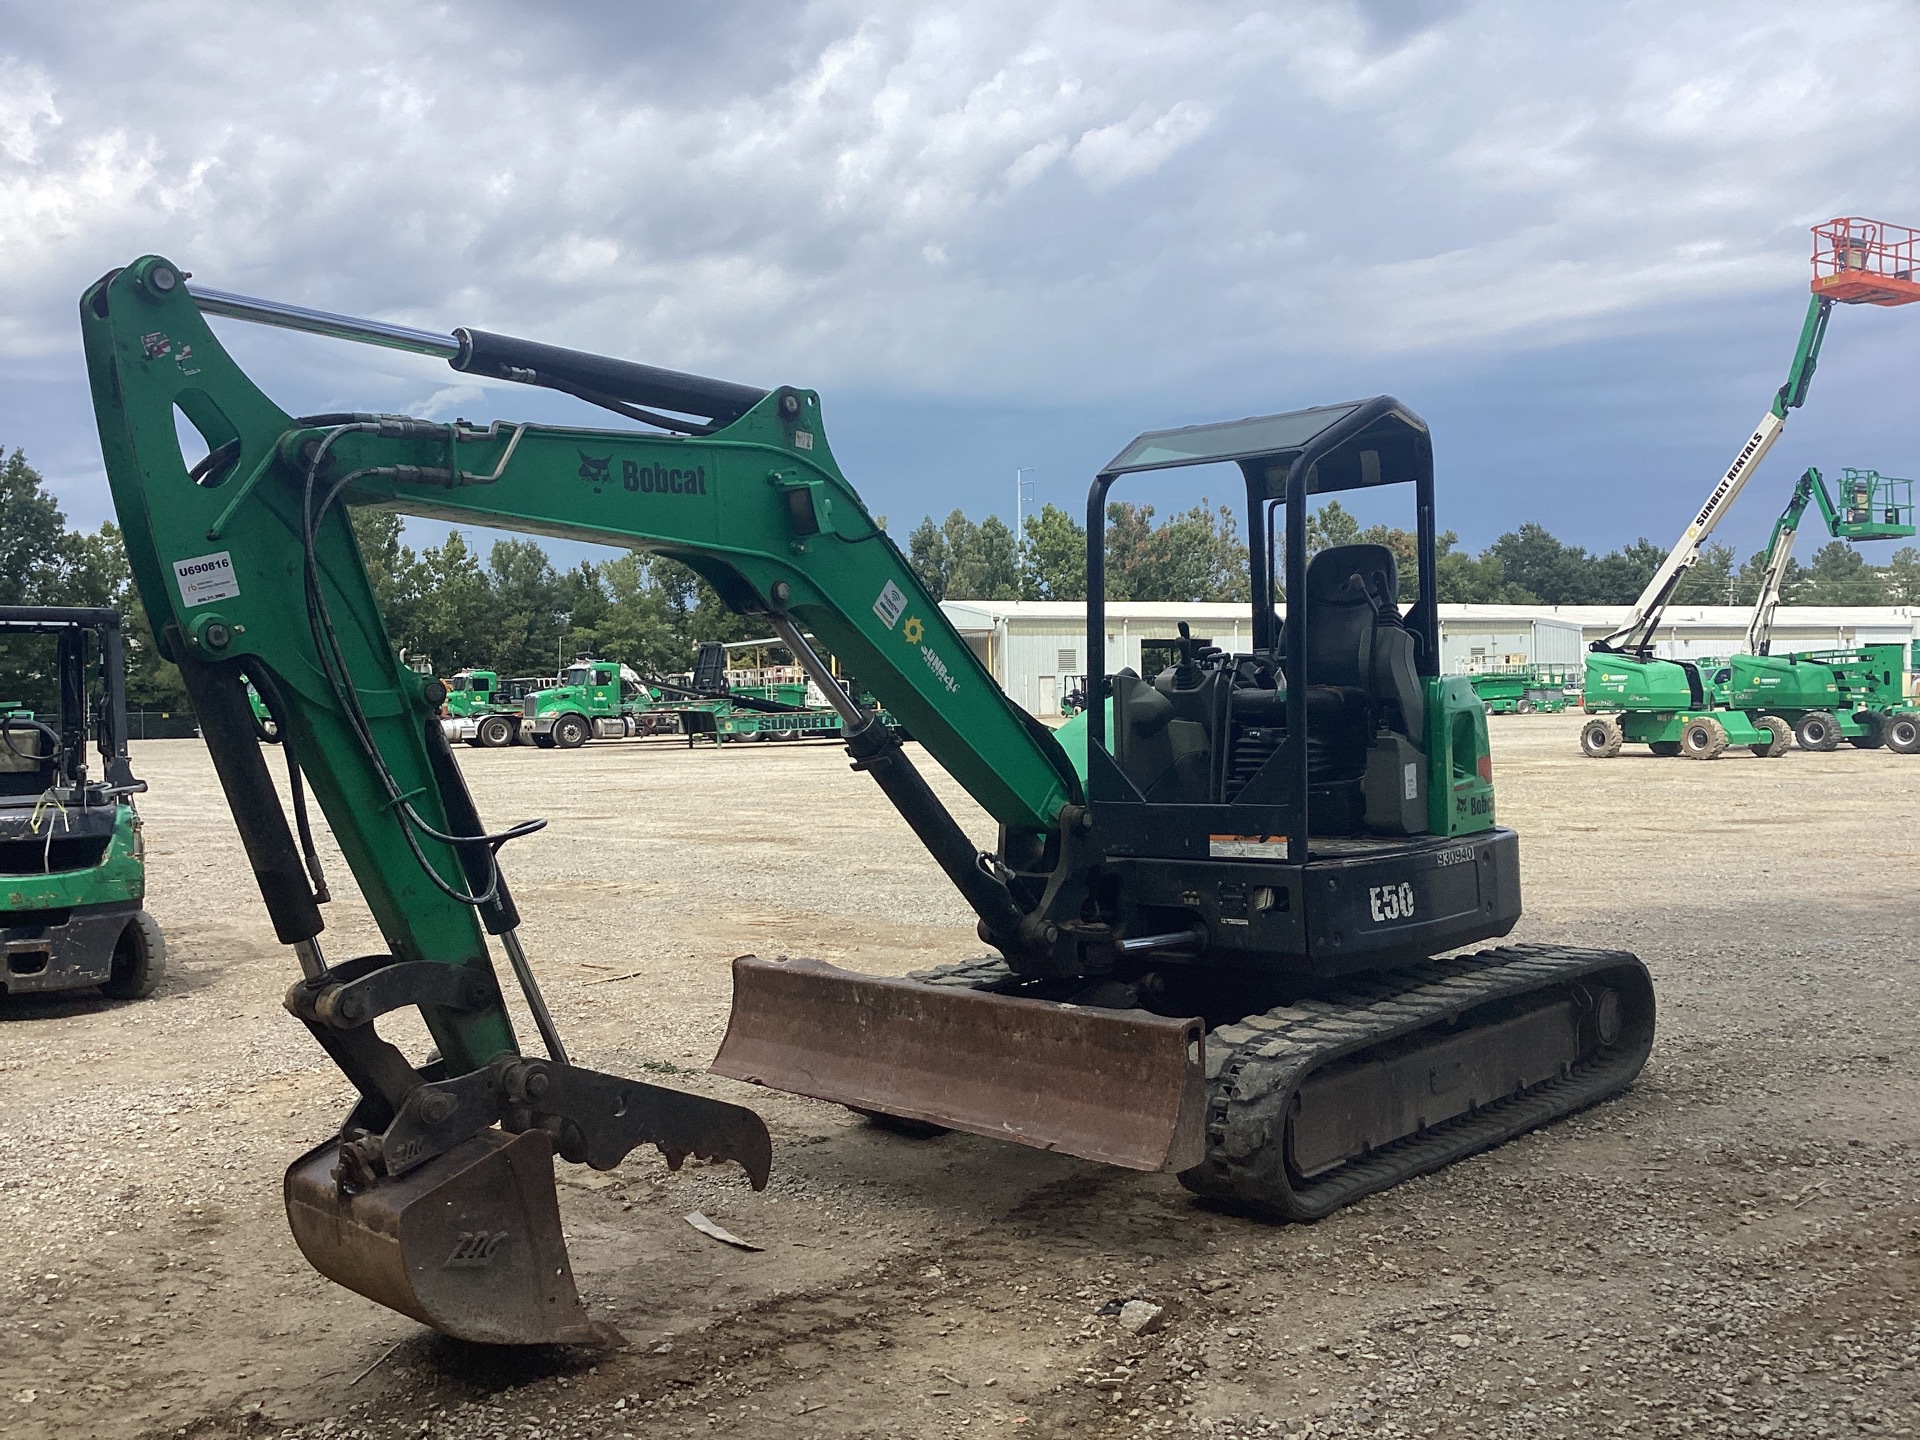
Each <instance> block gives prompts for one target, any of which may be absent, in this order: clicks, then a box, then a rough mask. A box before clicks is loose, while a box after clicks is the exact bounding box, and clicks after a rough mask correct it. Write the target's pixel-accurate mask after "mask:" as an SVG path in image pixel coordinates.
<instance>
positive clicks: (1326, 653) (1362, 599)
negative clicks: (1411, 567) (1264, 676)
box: [1307, 545, 1400, 690]
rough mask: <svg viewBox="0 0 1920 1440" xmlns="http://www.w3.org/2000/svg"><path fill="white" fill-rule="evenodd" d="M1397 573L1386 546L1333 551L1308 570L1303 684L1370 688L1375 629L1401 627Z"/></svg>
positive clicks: (1314, 561) (1325, 552) (1318, 557)
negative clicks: (1369, 672)
mask: <svg viewBox="0 0 1920 1440" xmlns="http://www.w3.org/2000/svg"><path fill="white" fill-rule="evenodd" d="M1399 595H1400V572H1399V567H1398V566H1397V565H1395V563H1394V559H1393V551H1391V550H1389V549H1388V548H1387V547H1386V546H1384V545H1335V546H1333V547H1332V548H1331V549H1327V550H1322V551H1321V552H1320V553H1319V554H1318V555H1316V556H1314V557H1313V559H1312V560H1311V561H1309V562H1308V564H1307V607H1308V610H1309V612H1310V613H1311V617H1312V618H1311V619H1309V620H1308V622H1307V683H1308V684H1309V685H1350V686H1353V687H1354V688H1356V689H1360V690H1366V689H1369V688H1370V681H1371V676H1370V675H1369V674H1368V671H1369V670H1370V669H1371V658H1372V653H1373V646H1372V639H1373V628H1374V626H1375V625H1376V624H1380V623H1385V624H1388V625H1393V626H1398V625H1399V624H1400V608H1399V605H1398V603H1397V601H1398V599H1399Z"/></svg>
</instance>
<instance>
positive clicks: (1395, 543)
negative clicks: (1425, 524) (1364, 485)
mask: <svg viewBox="0 0 1920 1440" xmlns="http://www.w3.org/2000/svg"><path fill="white" fill-rule="evenodd" d="M1447 538H1448V541H1449V543H1451V542H1452V536H1451V535H1449V536H1448V537H1447ZM1359 540H1360V543H1362V544H1363V545H1384V546H1386V547H1387V549H1389V550H1391V551H1392V552H1393V564H1394V569H1395V571H1396V572H1397V573H1398V574H1399V577H1400V597H1399V598H1400V599H1401V600H1402V601H1413V600H1418V599H1419V598H1420V541H1419V537H1418V536H1416V535H1415V534H1414V533H1413V532H1412V531H1411V530H1400V529H1395V528H1393V527H1390V526H1387V525H1369V526H1368V527H1367V528H1366V529H1364V530H1362V531H1361V532H1360V535H1359ZM1309 543H1311V539H1309ZM1435 544H1436V546H1437V545H1438V542H1437V541H1436V542H1435Z"/></svg>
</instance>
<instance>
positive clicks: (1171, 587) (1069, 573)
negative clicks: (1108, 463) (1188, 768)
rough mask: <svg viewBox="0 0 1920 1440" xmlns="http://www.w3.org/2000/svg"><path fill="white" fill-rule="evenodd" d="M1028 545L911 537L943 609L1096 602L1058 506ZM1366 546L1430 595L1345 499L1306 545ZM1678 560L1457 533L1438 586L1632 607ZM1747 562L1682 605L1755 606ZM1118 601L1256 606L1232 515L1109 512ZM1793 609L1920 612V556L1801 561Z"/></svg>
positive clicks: (1545, 601)
mask: <svg viewBox="0 0 1920 1440" xmlns="http://www.w3.org/2000/svg"><path fill="white" fill-rule="evenodd" d="M1021 531H1022V533H1021V535H1020V537H1019V538H1018V539H1017V540H1016V539H1015V537H1014V535H1013V532H1012V530H1011V529H1010V528H1009V527H1008V525H1007V523H1006V522H1005V521H1004V520H1002V519H1000V518H999V517H998V516H997V515H989V516H988V517H987V518H986V519H985V520H981V521H974V520H972V519H970V518H969V517H968V516H967V515H966V514H965V513H964V512H963V511H960V510H955V511H952V512H951V513H950V514H949V515H948V516H947V518H946V519H945V520H944V521H941V522H939V523H937V524H936V523H935V521H934V519H933V517H932V516H928V517H926V518H925V519H923V520H922V521H921V522H920V524H919V525H918V526H916V527H915V528H914V530H913V531H912V532H911V534H910V535H909V536H908V541H907V558H908V560H909V561H910V562H911V563H912V565H913V568H914V572H915V573H916V574H917V575H919V577H920V580H921V582H922V583H923V584H925V585H926V587H927V589H928V590H929V591H930V592H931V593H932V594H933V596H934V598H935V599H937V600H1084V599H1085V598H1086V593H1087V566H1086V534H1087V532H1086V527H1085V526H1083V525H1082V524H1080V523H1079V522H1078V521H1076V520H1075V519H1074V518H1073V517H1072V516H1071V515H1069V514H1068V513H1067V512H1066V511H1064V510H1061V509H1059V508H1058V507H1057V506H1054V505H1045V506H1042V507H1041V509H1040V511H1039V513H1038V514H1035V515H1029V516H1027V517H1025V519H1024V520H1023V522H1022V525H1021ZM1356 542H1363V543H1370V544H1376V545H1385V546H1387V547H1388V548H1389V549H1391V550H1392V551H1393V552H1394V555H1395V557H1396V558H1397V559H1398V561H1399V569H1400V598H1401V599H1402V600H1412V599H1414V598H1415V597H1416V596H1417V595H1418V593H1419V590H1418V587H1419V583H1420V582H1419V568H1418V546H1417V545H1416V543H1415V540H1414V536H1413V533H1412V532H1411V531H1407V530H1400V529H1395V528H1392V527H1390V526H1386V525H1371V526H1364V527H1363V526H1362V525H1361V524H1360V523H1359V521H1358V520H1356V519H1355V518H1354V517H1353V515H1352V514H1350V513H1349V512H1348V511H1347V510H1345V509H1344V508H1343V507H1342V506H1341V505H1340V503H1339V502H1338V501H1337V500H1334V501H1328V502H1326V503H1325V504H1323V505H1321V506H1320V508H1319V509H1317V510H1315V511H1314V512H1313V513H1312V514H1311V515H1310V516H1309V517H1308V519H1307V548H1308V550H1309V552H1310V553H1318V552H1319V551H1320V550H1323V549H1325V548H1327V547H1329V546H1333V545H1348V544H1354V543H1356ZM1666 556H1667V551H1666V549H1665V548H1664V547H1662V546H1659V545H1656V544H1654V543H1653V542H1652V541H1651V540H1647V539H1645V538H1642V539H1639V540H1636V541H1634V542H1633V543H1632V544H1631V545H1627V546H1623V547H1621V548H1620V549H1618V550H1610V551H1608V552H1606V553H1605V554H1597V553H1594V552H1591V551H1589V550H1587V549H1586V548H1585V547H1583V546H1579V545H1569V544H1567V543H1566V542H1564V541H1562V540H1560V539H1558V538H1557V537H1556V536H1554V535H1553V534H1552V533H1551V532H1550V531H1548V530H1547V528H1546V527H1545V526H1543V525H1540V524H1538V523H1536V522H1534V521H1528V522H1526V523H1524V524H1522V525H1520V526H1518V527H1516V528H1515V529H1512V530H1509V531H1507V532H1506V533H1505V534H1503V535H1501V536H1500V537H1499V538H1498V539H1496V540H1495V541H1494V542H1493V543H1492V544H1491V545H1489V546H1487V547H1486V548H1485V549H1484V550H1482V551H1480V553H1479V554H1477V555H1474V554H1469V553H1468V552H1467V551H1465V550H1463V549H1461V548H1460V538H1459V536H1458V535H1456V534H1454V532H1452V531H1451V530H1449V531H1446V532H1445V533H1443V534H1441V535H1440V536H1439V537H1437V540H1436V543H1435V555H1434V575H1435V581H1436V585H1437V588H1438V590H1439V595H1440V600H1441V602H1442V603H1443V604H1461V605H1631V604H1632V603H1633V602H1634V600H1635V599H1637V598H1638V597H1639V594H1640V592H1641V590H1642V589H1643V588H1645V586H1646V583H1647V581H1648V580H1650V579H1652V578H1653V573H1654V571H1656V570H1657V569H1659V567H1660V563H1661V561H1663V560H1665V559H1666ZM1736 562H1737V557H1736V555H1735V553H1734V550H1733V547H1732V546H1730V545H1714V544H1710V545H1708V546H1706V547H1705V548H1704V549H1703V550H1702V551H1701V555H1700V560H1699V562H1698V563H1697V564H1695V565H1694V567H1693V569H1692V570H1690V571H1689V572H1688V573H1687V576H1686V578H1685V579H1684V580H1682V581H1681V583H1680V587H1679V589H1678V591H1677V592H1676V594H1675V596H1674V603H1676V604H1682V605H1752V604H1753V603H1754V601H1755V600H1756V599H1757V598H1758V596H1759V592H1760V582H1761V578H1762V576H1763V574H1764V572H1765V570H1766V554H1765V552H1764V551H1762V552H1760V553H1757V554H1754V555H1751V556H1749V557H1748V558H1747V559H1746V560H1745V561H1744V562H1738V563H1736ZM1106 564H1107V596H1108V598H1109V599H1114V600H1160V601H1198V600H1245V599H1246V598H1247V594H1248V580H1247V547H1246V544H1245V543H1244V542H1243V541H1242V540H1241V539H1240V537H1239V533H1238V528H1237V525H1236V522H1235V520H1234V517H1233V514H1232V512H1231V511H1229V510H1228V509H1227V508H1226V507H1224V506H1221V507H1218V508H1215V507H1213V506H1211V505H1210V504H1208V502H1206V501H1202V502H1201V503H1200V504H1199V505H1196V506H1194V507H1193V508H1192V509H1190V510H1185V511H1182V512H1180V513H1179V514H1177V515H1174V516H1171V517H1169V518H1168V519H1167V520H1165V521H1164V522H1161V523H1158V524H1156V523H1155V522H1154V510H1153V507H1152V506H1151V505H1131V504H1125V503H1115V504H1112V505H1109V506H1108V507H1107V532H1106ZM1783 598H1784V601H1785V603H1787V604H1789V605H1911V604H1920V549H1915V548H1914V547H1912V546H1906V547H1903V548H1901V549H1899V550H1896V551H1894V552H1893V554H1892V555H1891V557H1889V559H1888V561H1887V563H1886V564H1884V565H1879V566H1876V565H1873V564H1870V563H1869V562H1868V560H1867V559H1866V557H1865V556H1863V555H1862V554H1861V553H1860V552H1859V551H1857V550H1855V549H1854V548H1853V547H1852V546H1851V545H1849V544H1847V543H1846V542H1845V541H1841V540H1833V541H1829V542H1828V543H1827V544H1825V545H1822V546H1821V547H1820V548H1819V549H1817V550H1815V551H1814V552H1813V554H1812V556H1811V557H1810V559H1809V560H1808V561H1807V563H1805V564H1802V563H1801V562H1800V561H1798V560H1794V561H1792V562H1790V563H1789V565H1788V569H1787V575H1786V580H1785V584H1784V586H1783Z"/></svg>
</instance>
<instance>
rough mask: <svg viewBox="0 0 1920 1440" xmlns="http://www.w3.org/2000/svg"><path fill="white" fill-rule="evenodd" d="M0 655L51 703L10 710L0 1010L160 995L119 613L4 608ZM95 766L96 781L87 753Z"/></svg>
mask: <svg viewBox="0 0 1920 1440" xmlns="http://www.w3.org/2000/svg"><path fill="white" fill-rule="evenodd" d="M0 646H4V647H5V649H6V651H7V653H8V654H9V655H10V656H23V657H24V660H25V663H24V665H23V666H22V668H23V669H24V671H25V673H26V678H27V680H28V681H29V683H31V684H33V685H34V687H35V688H36V689H39V690H44V691H45V692H46V693H45V694H44V695H36V696H34V697H32V698H33V700H34V701H37V702H38V703H37V704H33V705H30V704H29V703H28V701H27V700H26V698H25V697H23V698H21V699H15V700H9V701H5V702H0V997H4V996H14V995H29V994H44V993H46V992H49V991H56V990H77V989H85V988H88V987H92V986H98V987H99V988H100V989H101V990H102V991H103V992H104V993H105V994H106V995H108V996H109V997H110V998H112V999H115V1000H136V999H139V998H140V997H141V996H144V995H147V994H149V993H151V992H152V990H153V987H154V985H155V984H156V983H158V981H159V979H160V975H161V971H162V969H163V968H164V965H165V955H166V946H165V943H164V942H163V940H162V938H161V935H160V927H159V926H158V925H156V924H155V923H154V922H153V918H152V917H151V916H150V915H148V914H147V912H146V911H145V909H143V908H142V905H143V902H144V901H145V898H146V888H147V873H146V859H145V852H144V847H143V845H142V842H141V836H140V816H139V814H138V812H136V811H135V809H134V805H133V797H134V796H135V795H137V794H139V793H140V792H142V791H144V790H145V789H146V788H147V785H146V782H145V781H144V780H136V779H135V778H134V776H133V771H132V768H131V766H130V764H129V762H128V759H127V704H126V684H125V677H126V662H125V644H124V641H123V639H122V636H121V629H120V612H119V611H118V610H110V609H104V608H73V607H67V606H44V605H0ZM90 744H91V745H92V747H93V748H95V749H97V750H98V752H99V755H98V759H99V773H98V774H97V775H96V774H95V773H94V771H93V769H92V767H91V766H90V764H89V754H88V749H89V745H90Z"/></svg>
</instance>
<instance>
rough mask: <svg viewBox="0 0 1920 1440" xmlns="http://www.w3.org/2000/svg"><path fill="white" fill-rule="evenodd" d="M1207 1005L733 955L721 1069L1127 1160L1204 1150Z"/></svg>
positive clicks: (1172, 1163) (960, 1126)
mask: <svg viewBox="0 0 1920 1440" xmlns="http://www.w3.org/2000/svg"><path fill="white" fill-rule="evenodd" d="M1204 1044H1205V1039H1204V1034H1203V1027H1202V1024H1201V1022H1200V1020H1198V1019H1184V1020H1183V1019H1176V1018H1169V1017H1167V1016H1161V1015H1153V1014H1149V1013H1148V1012H1147V1011H1144V1010H1103V1009H1095V1008H1090V1007H1086V1006H1078V1005H1062V1004H1056V1003H1054V1002H1052V1001H1046V1000H1029V999H1022V998H1019V997H1016V996H1009V995H993V994H988V993H986V992H984V991H978V990H964V989H954V988H949V987H945V986H937V985H925V984H922V983H920V982H919V981H917V980H909V979H906V978H904V977H897V976H882V975H860V974H856V973H854V972H852V971H849V970H841V969H837V968H836V967H834V966H832V965H826V964H822V963H821V962H820V961H818V960H787V961H768V960H761V959H758V958H756V957H754V956H752V955H743V956H741V957H740V958H739V959H737V960H735V961H734V962H733V1013H732V1016H731V1017H730V1018H729V1020H728V1022H727V1035H726V1039H725V1040H724V1041H722V1042H721V1046H720V1053H719V1054H718V1055H716V1056H715V1057H714V1061H713V1067H712V1068H713V1071H714V1073H715V1074H719V1075H728V1076H731V1077H733V1078H734V1079H736V1080H746V1081H750V1082H752V1083H753V1084H756V1085H766V1086H769V1087H771V1088H773V1089H775V1090H787V1091H791V1092H792V1093H794V1094H796V1095H807V1096H811V1097H813V1098H814V1099H817V1100H830V1101H833V1102H835V1103H836V1104H841V1105H848V1106H852V1107H853V1108H855V1109H858V1110H873V1111H879V1112H880V1113H882V1114H886V1115H897V1116H900V1117H901V1118H903V1119H907V1120H918V1121H922V1122H924V1123H927V1124H933V1125H943V1126H946V1127H948V1128H950V1129H954V1130H965V1131H968V1132H970V1133H972V1134H975V1135H988V1136H992V1137H994V1138H996V1139H1000V1140H1011V1141H1013V1142H1014V1143H1015V1144H1017V1145H1031V1146H1034V1147H1035V1148H1037V1149H1041V1150H1060V1151H1063V1152H1065V1153H1066V1154H1069V1155H1077V1156H1080V1157H1081V1158H1083V1159H1087V1160H1098V1161H1102V1162H1104V1163H1106V1164H1109V1165H1119V1166H1123V1167H1125V1168H1127V1169H1130V1170H1184V1169H1187V1168H1188V1167H1189V1166H1192V1165H1196V1164H1198V1163H1199V1161H1200V1159H1201V1157H1202V1155H1203V1154H1204V1152H1205V1134H1204V1120H1205V1111H1206V1079H1205V1075H1206V1068H1205V1066H1206V1061H1205V1055H1204V1053H1203V1046H1204Z"/></svg>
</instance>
